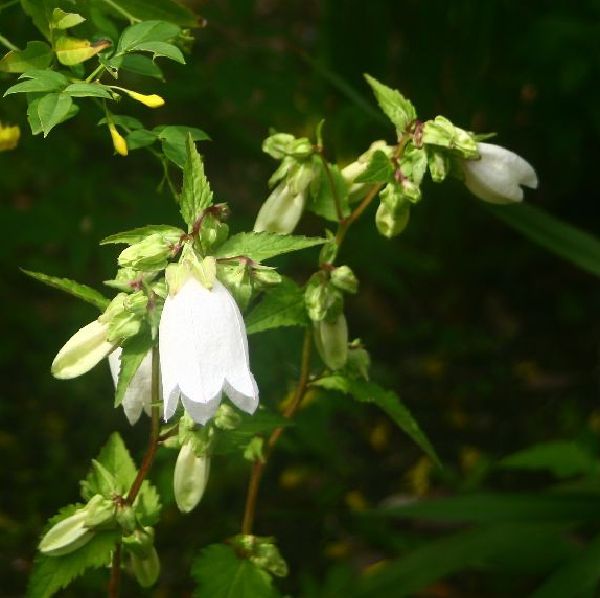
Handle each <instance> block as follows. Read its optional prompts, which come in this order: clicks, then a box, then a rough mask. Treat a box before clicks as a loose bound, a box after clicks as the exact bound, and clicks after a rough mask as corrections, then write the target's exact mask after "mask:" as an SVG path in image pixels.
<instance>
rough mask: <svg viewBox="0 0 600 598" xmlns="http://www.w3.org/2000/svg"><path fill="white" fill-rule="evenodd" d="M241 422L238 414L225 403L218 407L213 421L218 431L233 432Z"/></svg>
mask: <svg viewBox="0 0 600 598" xmlns="http://www.w3.org/2000/svg"><path fill="white" fill-rule="evenodd" d="M241 421H242V420H241V418H240V415H239V413H237V411H235V409H233V407H231V406H230V405H227V404H226V403H221V404H220V405H219V408H218V409H217V412H216V413H215V417H214V419H213V422H214V424H215V426H216V427H217V428H219V429H220V430H235V428H237V427H238V426H239V425H240V422H241Z"/></svg>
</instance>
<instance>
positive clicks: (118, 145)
mask: <svg viewBox="0 0 600 598" xmlns="http://www.w3.org/2000/svg"><path fill="white" fill-rule="evenodd" d="M108 130H109V131H110V136H111V137H112V142H113V146H114V148H115V152H117V154H119V156H126V155H127V154H128V153H129V150H128V149H127V141H125V138H124V137H123V135H121V133H119V131H117V127H115V125H114V124H113V123H108Z"/></svg>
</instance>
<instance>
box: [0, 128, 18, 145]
mask: <svg viewBox="0 0 600 598" xmlns="http://www.w3.org/2000/svg"><path fill="white" fill-rule="evenodd" d="M19 137H21V129H19V127H5V126H3V125H0V152H6V151H8V150H13V149H15V147H17V143H19Z"/></svg>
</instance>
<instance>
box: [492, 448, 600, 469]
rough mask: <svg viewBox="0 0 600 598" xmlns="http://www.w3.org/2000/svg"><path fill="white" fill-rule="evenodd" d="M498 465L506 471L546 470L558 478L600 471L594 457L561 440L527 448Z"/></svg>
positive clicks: (582, 449)
mask: <svg viewBox="0 0 600 598" xmlns="http://www.w3.org/2000/svg"><path fill="white" fill-rule="evenodd" d="M498 465H499V466H500V467H503V468H505V469H528V470H546V471H549V472H551V473H552V474H554V475H555V476H556V477H558V478H568V477H572V476H575V475H589V474H593V473H595V472H597V471H598V463H597V462H596V458H595V457H594V455H592V454H590V453H589V452H588V451H586V450H584V448H583V447H582V446H580V445H578V444H576V443H575V442H569V441H560V440H559V441H554V442H544V443H541V444H536V445H534V446H531V447H529V448H526V449H524V450H522V451H519V452H517V453H514V454H512V455H509V456H508V457H505V458H504V459H502V460H501V461H500V462H499V464H498Z"/></svg>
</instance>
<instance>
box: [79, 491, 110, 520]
mask: <svg viewBox="0 0 600 598" xmlns="http://www.w3.org/2000/svg"><path fill="white" fill-rule="evenodd" d="M86 511H87V516H86V518H85V526H86V527H88V528H95V527H100V526H107V525H110V524H111V523H112V522H113V521H114V519H115V503H114V502H113V501H112V500H109V499H107V498H104V497H103V496H102V495H100V494H96V495H95V496H93V497H92V499H91V500H90V501H89V502H88V504H87V506H86Z"/></svg>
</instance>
